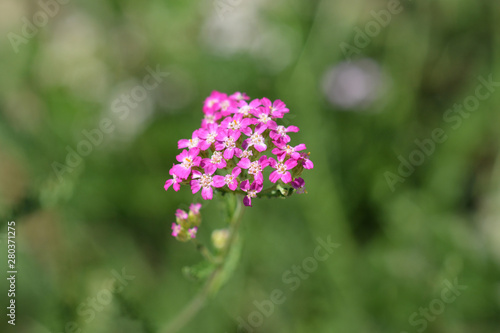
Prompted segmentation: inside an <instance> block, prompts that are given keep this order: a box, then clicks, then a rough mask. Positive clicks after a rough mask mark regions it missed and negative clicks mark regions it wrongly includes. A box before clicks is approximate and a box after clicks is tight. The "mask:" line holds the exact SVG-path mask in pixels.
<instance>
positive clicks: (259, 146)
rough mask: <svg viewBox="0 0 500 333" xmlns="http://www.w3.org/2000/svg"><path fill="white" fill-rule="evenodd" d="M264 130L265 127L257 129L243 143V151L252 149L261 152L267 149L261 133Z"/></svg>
mask: <svg viewBox="0 0 500 333" xmlns="http://www.w3.org/2000/svg"><path fill="white" fill-rule="evenodd" d="M265 130H266V127H265V126H261V127H257V128H256V129H255V132H254V133H253V134H252V135H251V136H250V137H249V138H248V139H246V140H245V141H243V149H248V148H249V147H252V146H253V147H254V148H255V149H256V150H257V151H258V152H263V151H265V150H266V149H267V145H266V139H265V138H264V136H263V135H262V133H263V132H264V131H265Z"/></svg>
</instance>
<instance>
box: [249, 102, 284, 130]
mask: <svg viewBox="0 0 500 333" xmlns="http://www.w3.org/2000/svg"><path fill="white" fill-rule="evenodd" d="M251 113H252V114H253V115H254V116H255V117H257V122H258V123H259V126H260V127H264V128H265V129H268V128H269V129H275V128H276V127H277V126H278V125H277V124H276V122H275V121H274V120H273V119H272V118H271V114H270V112H269V109H268V108H265V107H259V108H257V109H254V110H253V111H252V112H251Z"/></svg>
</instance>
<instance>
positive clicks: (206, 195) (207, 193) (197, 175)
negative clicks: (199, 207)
mask: <svg viewBox="0 0 500 333" xmlns="http://www.w3.org/2000/svg"><path fill="white" fill-rule="evenodd" d="M212 186H214V180H213V177H212V174H209V173H204V174H202V173H201V172H199V171H197V170H194V171H193V180H191V191H192V192H193V194H195V193H198V191H199V190H200V189H201V197H202V198H203V199H205V200H212V198H213V196H214V190H213V189H212Z"/></svg>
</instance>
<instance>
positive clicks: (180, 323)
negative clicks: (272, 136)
mask: <svg viewBox="0 0 500 333" xmlns="http://www.w3.org/2000/svg"><path fill="white" fill-rule="evenodd" d="M235 199H236V207H235V209H234V211H233V212H232V214H231V217H230V219H229V224H230V227H229V230H230V234H229V239H228V243H227V245H226V248H225V249H224V252H223V257H222V261H221V263H219V264H217V266H216V268H215V270H214V271H213V272H212V274H211V275H210V276H209V278H208V279H207V281H206V282H205V285H204V286H203V288H202V289H201V290H200V291H199V292H198V294H197V295H196V296H195V297H194V298H193V299H192V300H191V301H190V302H189V303H188V304H187V305H186V306H185V307H184V309H183V310H182V311H181V312H180V313H179V314H178V315H177V317H175V318H174V319H173V321H172V322H170V323H169V324H168V325H167V326H166V327H165V328H164V329H162V330H161V331H160V332H165V333H175V332H178V331H179V330H180V329H182V328H183V327H184V326H186V325H187V324H188V323H189V322H190V320H191V319H192V318H193V317H194V316H195V315H196V314H197V313H198V312H199V311H200V310H201V309H202V308H203V307H204V306H205V303H206V301H207V299H208V297H209V296H213V295H215V294H216V292H217V291H218V290H219V287H220V286H221V284H222V282H223V281H221V280H220V279H221V277H222V273H223V272H224V266H225V263H226V259H227V258H228V256H229V254H230V253H231V250H232V249H233V247H234V245H235V243H236V240H237V238H238V232H239V227H240V225H241V223H240V222H241V218H242V216H243V211H244V207H243V205H242V197H241V196H239V195H235ZM228 206H229V205H228ZM228 208H229V207H228ZM200 245H201V244H200ZM205 249H206V248H205ZM207 251H208V249H207Z"/></svg>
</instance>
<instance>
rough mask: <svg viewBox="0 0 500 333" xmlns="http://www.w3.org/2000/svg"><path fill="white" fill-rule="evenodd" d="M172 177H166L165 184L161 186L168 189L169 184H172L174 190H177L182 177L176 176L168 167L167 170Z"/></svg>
mask: <svg viewBox="0 0 500 333" xmlns="http://www.w3.org/2000/svg"><path fill="white" fill-rule="evenodd" d="M168 173H169V174H170V175H171V176H172V177H173V178H171V179H168V180H167V181H166V182H165V185H164V186H163V188H164V189H165V191H166V190H168V189H169V188H170V186H172V188H173V189H174V191H175V192H177V191H179V190H180V188H181V183H182V179H181V178H179V177H177V176H176V175H175V174H174V172H173V170H172V169H170V171H169V172H168Z"/></svg>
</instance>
